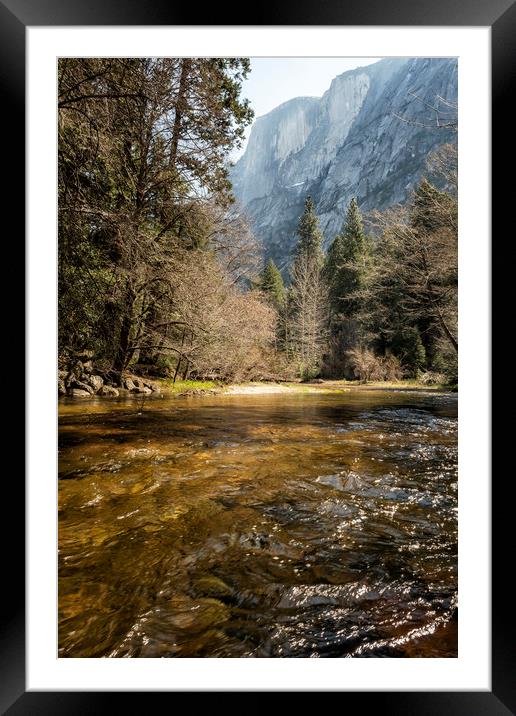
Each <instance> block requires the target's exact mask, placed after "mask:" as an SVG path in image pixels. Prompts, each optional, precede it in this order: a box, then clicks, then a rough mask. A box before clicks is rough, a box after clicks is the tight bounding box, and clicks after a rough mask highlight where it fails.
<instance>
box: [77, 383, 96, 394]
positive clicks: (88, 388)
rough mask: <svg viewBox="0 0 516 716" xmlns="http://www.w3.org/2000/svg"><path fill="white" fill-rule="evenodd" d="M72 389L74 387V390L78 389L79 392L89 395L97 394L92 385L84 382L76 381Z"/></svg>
mask: <svg viewBox="0 0 516 716" xmlns="http://www.w3.org/2000/svg"><path fill="white" fill-rule="evenodd" d="M71 387H72V389H75V388H77V389H79V390H85V391H86V392H87V393H88V395H93V394H94V393H95V391H94V390H93V388H92V387H91V385H88V383H84V382H83V381H82V380H75V381H74V382H73V383H72V386H71Z"/></svg>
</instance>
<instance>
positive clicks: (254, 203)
mask: <svg viewBox="0 0 516 716" xmlns="http://www.w3.org/2000/svg"><path fill="white" fill-rule="evenodd" d="M456 106H457V61H456V60H455V59H425V58H415V59H412V58H401V59H385V60H380V61H379V62H376V63H375V64H372V65H368V66H367V67H359V68H357V69H355V70H351V71H349V72H344V73H343V74H342V75H339V76H338V77H336V78H335V79H334V80H333V81H332V83H331V85H330V88H329V89H328V90H327V91H326V92H325V94H324V95H323V96H322V97H320V98H319V97H296V98H295V99H292V100H289V101H288V102H285V103H284V104H282V105H280V106H279V107H276V109H274V110H272V112H269V113H268V114H266V115H264V116H263V117H258V119H257V120H256V121H255V123H254V125H253V127H252V130H251V135H250V137H249V142H248V145H247V148H246V151H245V153H244V155H243V156H242V157H241V158H240V159H239V161H238V162H237V163H236V164H235V166H234V167H233V168H232V170H231V180H232V182H233V189H234V193H235V195H236V197H237V199H238V201H239V202H240V204H241V205H242V207H243V208H244V210H245V211H246V213H247V214H248V215H249V216H250V218H251V221H252V224H253V228H254V231H255V234H256V236H257V237H258V238H259V239H260V240H261V241H262V243H263V246H264V249H265V254H266V256H270V257H272V258H273V259H274V260H275V261H276V263H277V264H278V266H279V267H280V268H282V270H283V271H285V270H286V268H287V267H288V265H289V263H290V258H291V256H292V252H293V248H294V246H295V244H296V227H297V222H298V220H299V217H300V215H301V213H302V211H303V205H304V201H305V198H306V196H307V194H310V195H311V196H312V198H313V200H314V202H315V206H316V210H317V214H318V216H319V219H320V224H321V228H322V230H323V232H324V236H325V242H326V244H328V243H329V242H330V241H331V240H332V239H333V238H334V236H335V235H336V234H337V233H338V231H339V230H340V228H341V225H342V222H343V219H344V217H345V214H346V208H347V206H348V204H349V202H350V200H351V198H352V197H353V196H355V197H357V200H358V204H359V206H360V208H361V209H362V211H368V210H371V209H384V208H386V207H387V206H390V205H392V204H396V203H399V202H402V201H404V200H405V199H406V198H407V195H408V194H409V192H410V191H411V189H412V188H413V187H414V185H415V184H417V182H418V181H419V179H420V178H421V176H422V175H423V174H424V172H425V161H426V158H427V156H428V154H430V153H431V152H432V151H433V150H435V149H436V148H437V147H438V146H440V145H441V144H443V143H445V142H453V143H456V141H457V133H456V130H454V129H453V128H450V127H449V126H448V127H447V126H445V125H450V124H452V123H454V122H456V114H457V113H456V109H455V108H456ZM433 108H437V110H438V111H437V112H436V111H434V109H433ZM443 125H444V126H443Z"/></svg>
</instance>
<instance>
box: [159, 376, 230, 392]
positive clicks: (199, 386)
mask: <svg viewBox="0 0 516 716" xmlns="http://www.w3.org/2000/svg"><path fill="white" fill-rule="evenodd" d="M156 382H157V383H159V384H160V386H161V390H162V391H163V392H167V393H172V394H179V393H190V392H202V391H205V390H217V389H221V387H222V386H221V384H220V383H216V382H215V381H214V380H176V382H175V383H174V381H173V380H172V378H161V379H160V380H156Z"/></svg>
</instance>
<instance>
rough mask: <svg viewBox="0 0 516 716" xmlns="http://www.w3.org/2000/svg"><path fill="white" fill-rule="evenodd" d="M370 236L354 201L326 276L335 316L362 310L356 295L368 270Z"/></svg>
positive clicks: (331, 252) (330, 253) (333, 246)
mask: <svg viewBox="0 0 516 716" xmlns="http://www.w3.org/2000/svg"><path fill="white" fill-rule="evenodd" d="M367 249H368V246H367V237H366V234H365V231H364V224H363V222H362V215H361V213H360V209H359V208H358V204H357V200H356V199H355V198H353V199H351V202H350V204H349V207H348V210H347V214H346V219H345V221H344V225H343V227H342V231H341V233H340V234H338V235H337V236H336V237H335V239H334V241H333V243H332V244H331V246H330V248H329V250H328V255H327V257H326V262H325V268H324V273H325V277H326V280H327V282H328V288H329V296H330V305H331V311H332V314H333V315H334V316H336V315H339V314H343V315H344V316H347V317H350V316H352V315H353V314H354V313H355V312H356V311H357V309H358V305H359V301H358V299H357V297H356V295H354V294H356V292H357V291H358V290H359V289H360V288H361V285H362V282H363V277H364V273H365V269H366V259H367Z"/></svg>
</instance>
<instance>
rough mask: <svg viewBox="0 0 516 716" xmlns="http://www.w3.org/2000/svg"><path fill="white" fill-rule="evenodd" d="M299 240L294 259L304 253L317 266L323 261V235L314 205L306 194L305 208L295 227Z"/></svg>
mask: <svg viewBox="0 0 516 716" xmlns="http://www.w3.org/2000/svg"><path fill="white" fill-rule="evenodd" d="M297 234H298V236H299V241H298V243H297V246H296V251H295V257H296V259H298V258H300V257H301V256H303V255H305V254H306V256H307V257H309V259H310V261H313V262H314V265H316V266H318V267H319V268H320V267H321V266H322V263H323V261H324V254H323V250H322V242H323V235H322V231H321V230H320V228H319V219H318V218H317V215H316V213H315V206H314V202H313V200H312V197H311V196H307V198H306V201H305V209H304V211H303V214H302V216H301V219H300V220H299V224H298V227H297Z"/></svg>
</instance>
